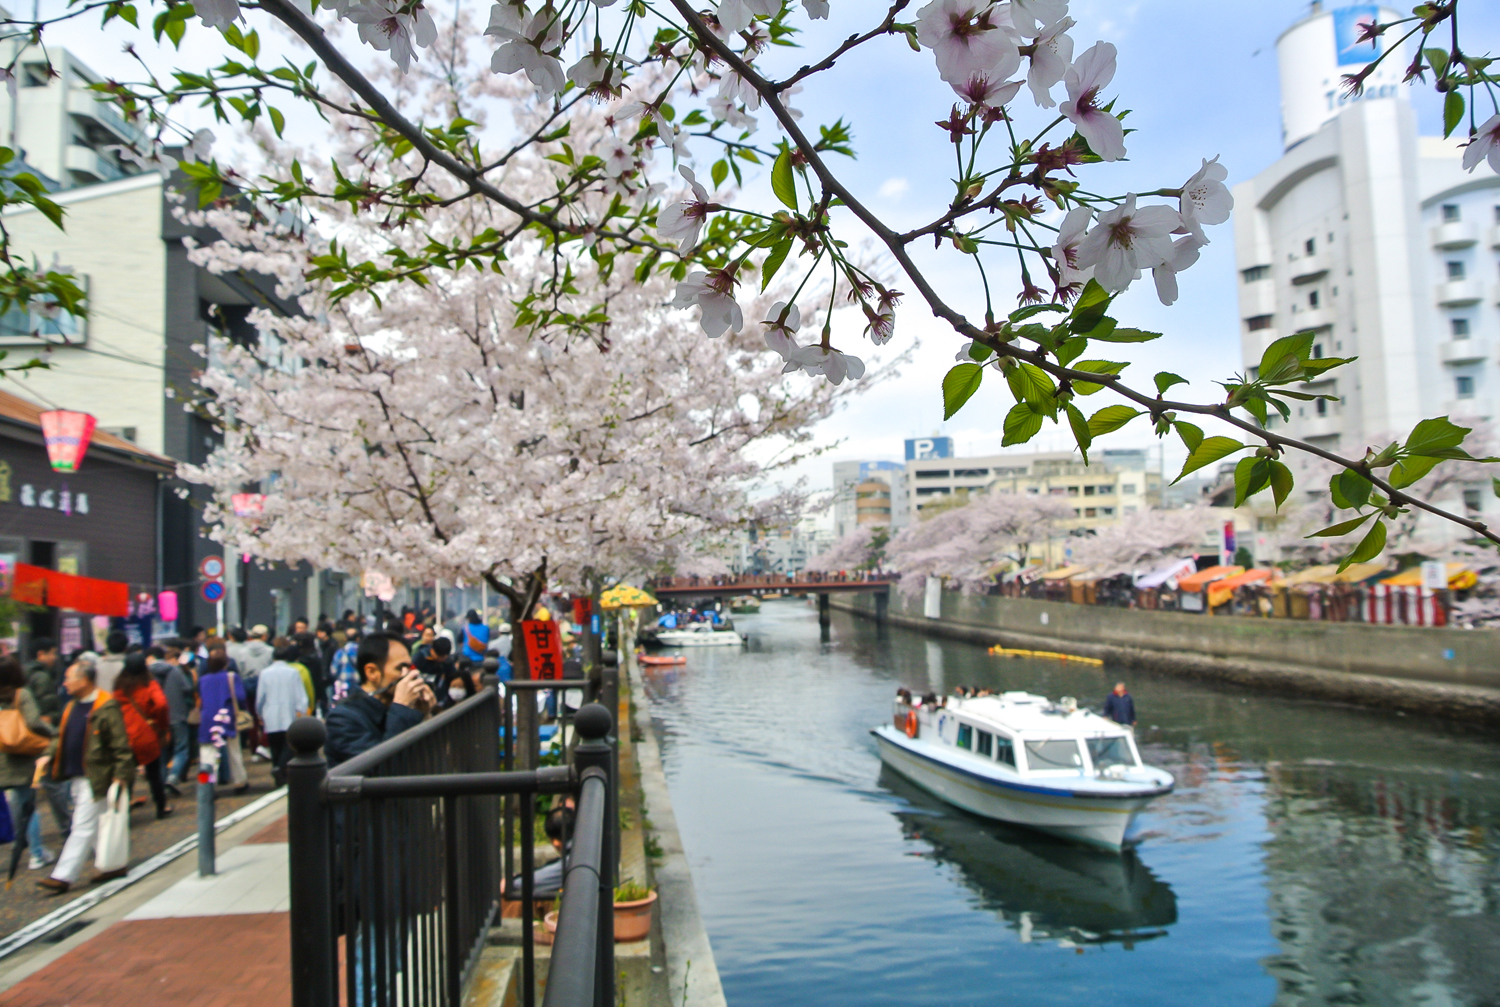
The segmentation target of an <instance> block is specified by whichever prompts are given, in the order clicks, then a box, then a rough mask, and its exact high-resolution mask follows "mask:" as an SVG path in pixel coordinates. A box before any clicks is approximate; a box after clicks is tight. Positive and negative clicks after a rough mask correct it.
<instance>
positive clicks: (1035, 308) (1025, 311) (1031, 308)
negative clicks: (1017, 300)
mask: <svg viewBox="0 0 1500 1007" xmlns="http://www.w3.org/2000/svg"><path fill="white" fill-rule="evenodd" d="M1067 310H1068V309H1067V308H1065V307H1063V306H1062V305H1061V304H1028V305H1026V307H1024V308H1017V309H1016V310H1014V311H1012V312H1011V313H1010V320H1011V321H1012V322H1024V321H1025V320H1026V319H1028V318H1030V317H1031V316H1032V315H1036V314H1040V313H1041V312H1043V311H1067Z"/></svg>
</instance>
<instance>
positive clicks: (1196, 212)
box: [1168, 156, 1234, 303]
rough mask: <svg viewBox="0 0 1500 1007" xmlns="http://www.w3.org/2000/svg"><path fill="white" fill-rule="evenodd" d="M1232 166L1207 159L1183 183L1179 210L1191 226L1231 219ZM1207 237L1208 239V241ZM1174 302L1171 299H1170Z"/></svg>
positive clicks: (1199, 227)
mask: <svg viewBox="0 0 1500 1007" xmlns="http://www.w3.org/2000/svg"><path fill="white" fill-rule="evenodd" d="M1228 177H1229V169H1228V168H1225V167H1224V166H1223V165H1222V164H1220V163H1219V158H1218V157H1217V156H1215V157H1214V159H1213V160H1212V161H1207V160H1206V161H1204V162H1203V167H1201V168H1199V169H1198V170H1197V171H1196V172H1194V173H1193V177H1192V178H1190V179H1188V180H1187V181H1186V182H1184V183H1183V184H1182V196H1181V198H1180V199H1179V200H1178V204H1177V205H1178V212H1180V213H1181V214H1182V222H1183V224H1184V225H1185V226H1186V227H1187V228H1188V229H1189V230H1197V231H1200V233H1201V227H1202V225H1204V224H1222V223H1224V221H1226V220H1228V219H1229V214H1230V211H1232V210H1233V209H1234V197H1233V196H1231V195H1230V194H1229V189H1228V187H1227V186H1225V185H1224V179H1226V178H1228ZM1206 240H1207V239H1205V243H1206ZM1168 303H1170V302H1168Z"/></svg>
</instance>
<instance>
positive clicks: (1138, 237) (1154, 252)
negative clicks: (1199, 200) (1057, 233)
mask: <svg viewBox="0 0 1500 1007" xmlns="http://www.w3.org/2000/svg"><path fill="white" fill-rule="evenodd" d="M1181 226H1182V217H1181V215H1180V214H1178V212H1177V211H1176V210H1174V209H1172V208H1171V207H1170V206H1159V205H1158V206H1143V207H1140V208H1137V207H1136V205H1135V193H1133V192H1132V193H1130V194H1129V195H1127V196H1126V197H1125V202H1123V203H1121V204H1120V205H1119V206H1117V207H1115V208H1114V209H1113V210H1106V211H1105V212H1104V213H1101V214H1100V215H1099V224H1098V226H1097V227H1095V228H1094V229H1093V230H1092V231H1090V232H1089V233H1088V234H1087V235H1085V236H1084V239H1083V241H1081V242H1080V243H1079V245H1078V259H1077V262H1078V265H1079V267H1081V268H1082V267H1088V266H1093V267H1094V279H1096V280H1098V281H1099V285H1100V286H1101V287H1103V288H1104V289H1105V290H1108V291H1110V292H1115V291H1120V290H1124V289H1125V288H1126V287H1128V286H1130V284H1131V281H1133V280H1134V279H1135V278H1136V277H1138V276H1140V275H1141V270H1142V269H1151V268H1154V267H1155V266H1158V265H1160V264H1161V263H1163V262H1166V261H1167V260H1168V259H1170V258H1171V257H1172V255H1173V246H1172V239H1171V238H1170V237H1169V235H1170V234H1171V233H1172V232H1173V231H1175V230H1177V228H1179V227H1181Z"/></svg>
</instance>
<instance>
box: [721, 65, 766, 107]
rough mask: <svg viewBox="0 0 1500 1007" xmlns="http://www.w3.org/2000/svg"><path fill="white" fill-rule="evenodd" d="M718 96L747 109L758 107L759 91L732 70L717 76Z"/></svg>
mask: <svg viewBox="0 0 1500 1007" xmlns="http://www.w3.org/2000/svg"><path fill="white" fill-rule="evenodd" d="M719 97H720V98H723V99H725V100H727V101H729V102H731V103H732V104H735V105H743V106H745V107H746V108H747V109H752V110H753V109H757V108H760V92H759V91H757V90H755V85H753V84H751V83H750V82H749V81H748V80H746V79H745V78H743V77H741V76H740V75H739V74H738V73H736V72H735V71H733V70H731V71H729V72H728V73H726V74H725V75H724V76H723V77H721V78H719Z"/></svg>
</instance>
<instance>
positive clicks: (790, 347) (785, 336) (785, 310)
mask: <svg viewBox="0 0 1500 1007" xmlns="http://www.w3.org/2000/svg"><path fill="white" fill-rule="evenodd" d="M762 324H764V325H765V327H766V332H765V339H766V347H767V348H768V349H772V350H775V351H776V352H777V353H779V354H781V357H782V359H783V360H785V359H787V358H788V357H789V356H790V355H791V354H792V352H793V351H794V350H796V349H797V330H798V329H800V328H801V327H802V312H800V311H798V310H797V306H796V305H795V304H787V302H785V301H777V302H776V303H775V304H773V305H771V313H770V314H769V315H768V316H767V317H766V319H765V321H764V322H763V323H762Z"/></svg>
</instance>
